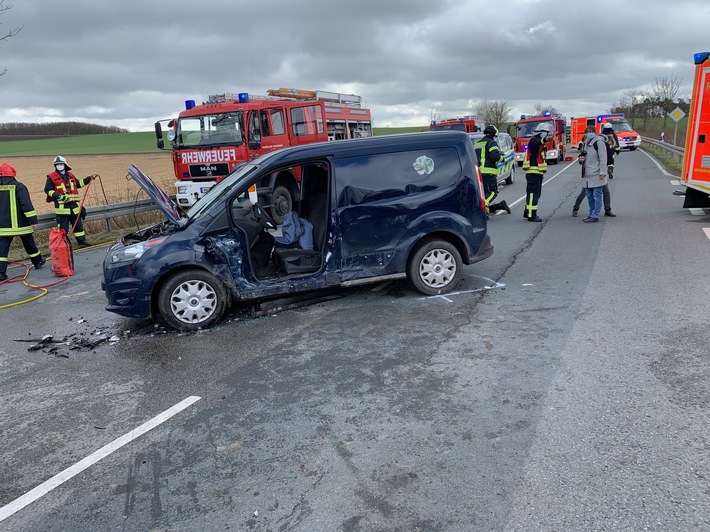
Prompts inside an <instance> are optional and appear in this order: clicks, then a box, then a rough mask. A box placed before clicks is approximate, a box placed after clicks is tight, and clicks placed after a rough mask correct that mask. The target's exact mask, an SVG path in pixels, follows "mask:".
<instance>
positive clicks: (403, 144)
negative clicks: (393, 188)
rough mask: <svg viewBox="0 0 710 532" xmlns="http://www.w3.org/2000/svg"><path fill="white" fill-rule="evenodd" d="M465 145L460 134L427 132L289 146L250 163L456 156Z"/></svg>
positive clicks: (464, 149)
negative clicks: (402, 154) (447, 151)
mask: <svg viewBox="0 0 710 532" xmlns="http://www.w3.org/2000/svg"><path fill="white" fill-rule="evenodd" d="M468 145H469V142H468V136H467V135H466V133H464V132H463V131H451V130H448V131H430V132H429V131H427V132H422V133H402V134H397V135H381V136H377V137H368V138H362V139H349V140H336V141H330V142H319V143H315V144H306V145H303V146H292V147H289V148H284V149H281V150H277V151H274V152H271V153H269V154H267V155H264V156H262V157H259V158H258V159H255V160H254V162H255V163H261V164H264V165H266V166H272V165H283V164H288V163H289V162H291V161H293V160H296V159H298V160H302V159H309V158H313V159H317V158H323V157H333V158H336V159H337V158H341V157H356V156H358V155H367V154H373V153H388V152H396V151H412V150H417V149H425V148H439V147H446V146H455V147H456V148H457V149H458V150H459V151H460V152H462V153H465V152H466V150H467V149H468V148H467V147H468Z"/></svg>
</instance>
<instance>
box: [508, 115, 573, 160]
mask: <svg viewBox="0 0 710 532" xmlns="http://www.w3.org/2000/svg"><path fill="white" fill-rule="evenodd" d="M544 122H547V123H548V124H550V126H551V127H552V135H551V136H550V138H549V139H548V140H547V143H546V144H545V147H546V148H547V161H548V162H549V163H552V164H557V163H558V162H559V161H564V160H565V153H567V142H566V140H567V135H566V133H565V128H566V126H567V119H566V118H565V117H564V116H562V115H561V114H560V113H549V112H547V113H543V114H541V115H520V120H518V121H517V122H516V123H515V162H517V163H518V166H522V165H523V160H524V159H525V152H526V151H528V143H529V142H530V139H531V138H532V137H533V136H534V135H535V128H536V127H537V126H538V125H540V124H541V123H544Z"/></svg>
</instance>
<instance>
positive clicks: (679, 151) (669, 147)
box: [641, 137, 685, 164]
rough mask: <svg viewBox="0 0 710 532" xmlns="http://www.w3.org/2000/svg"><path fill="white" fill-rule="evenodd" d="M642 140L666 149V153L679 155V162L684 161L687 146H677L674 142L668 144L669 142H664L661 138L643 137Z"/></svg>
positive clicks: (674, 155) (673, 155)
mask: <svg viewBox="0 0 710 532" xmlns="http://www.w3.org/2000/svg"><path fill="white" fill-rule="evenodd" d="M641 142H642V143H644V142H646V143H648V144H650V145H652V146H654V147H656V148H660V149H662V150H664V151H665V152H666V153H668V154H669V155H670V156H672V157H677V158H678V164H682V163H683V155H684V154H685V148H682V147H680V146H675V145H673V144H668V143H667V142H663V141H661V140H655V139H651V138H648V137H641Z"/></svg>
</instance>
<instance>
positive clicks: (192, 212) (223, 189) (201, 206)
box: [187, 163, 261, 220]
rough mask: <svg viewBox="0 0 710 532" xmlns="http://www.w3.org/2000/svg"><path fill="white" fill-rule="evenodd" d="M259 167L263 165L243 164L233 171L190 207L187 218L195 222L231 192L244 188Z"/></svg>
mask: <svg viewBox="0 0 710 532" xmlns="http://www.w3.org/2000/svg"><path fill="white" fill-rule="evenodd" d="M259 166H261V165H259V164H254V163H242V164H240V165H238V166H236V167H235V168H234V170H232V173H230V174H229V175H228V176H227V177H225V178H224V179H223V180H222V181H220V182H219V183H217V184H216V185H215V186H213V187H212V188H211V189H209V190H208V191H207V193H206V194H205V195H204V196H202V198H200V199H199V200H198V201H197V202H196V203H195V204H194V205H193V206H192V207H190V209H189V210H188V211H187V217H188V218H189V219H190V220H195V219H197V218H199V217H200V216H202V215H203V214H204V213H206V212H207V211H208V210H209V209H210V208H211V207H212V205H213V204H214V203H216V202H217V201H218V200H219V199H221V198H222V197H223V196H224V195H225V194H229V192H230V191H231V190H234V189H235V188H238V187H240V186H242V185H243V184H244V182H245V181H247V180H249V179H251V178H250V176H251V174H252V173H253V172H254V171H256V169H257V168H259Z"/></svg>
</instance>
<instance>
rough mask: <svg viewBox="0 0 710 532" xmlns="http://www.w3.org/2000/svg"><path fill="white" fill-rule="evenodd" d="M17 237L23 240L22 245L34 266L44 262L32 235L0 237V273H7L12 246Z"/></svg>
mask: <svg viewBox="0 0 710 532" xmlns="http://www.w3.org/2000/svg"><path fill="white" fill-rule="evenodd" d="M15 236H17V237H18V238H19V239H20V240H22V245H23V246H24V248H25V251H26V252H27V255H28V256H29V257H30V260H31V261H32V264H34V265H35V266H37V264H39V263H40V262H41V261H42V255H41V254H40V252H39V249H38V248H37V244H35V239H34V236H32V234H31V233H30V234H28V235H14V236H0V273H5V272H7V256H8V254H9V253H10V244H11V243H12V239H13V238H15Z"/></svg>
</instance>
